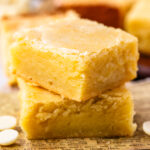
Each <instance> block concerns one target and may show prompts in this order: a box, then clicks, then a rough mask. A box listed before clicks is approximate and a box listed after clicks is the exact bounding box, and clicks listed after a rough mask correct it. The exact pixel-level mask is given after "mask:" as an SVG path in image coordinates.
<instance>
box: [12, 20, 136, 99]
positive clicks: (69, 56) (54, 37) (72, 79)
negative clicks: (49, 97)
mask: <svg viewBox="0 0 150 150" xmlns="http://www.w3.org/2000/svg"><path fill="white" fill-rule="evenodd" d="M15 39H16V41H15V42H14V44H13V45H12V46H11V56H12V66H13V72H14V73H15V74H17V75H18V76H19V77H22V78H23V79H25V80H27V81H29V82H32V83H34V84H37V85H38V86H41V87H44V88H45V89H48V90H49V91H52V92H56V93H58V94H60V95H61V96H62V97H66V98H69V99H73V100H76V101H82V100H87V99H89V98H91V97H95V96H99V95H101V93H102V92H104V91H106V90H109V89H113V88H115V87H118V86H120V85H122V84H123V83H125V82H126V81H129V80H131V79H133V78H134V77H136V71H137V60H138V50H137V39H136V38H135V37H133V36H132V35H130V34H128V33H126V32H124V31H121V30H120V29H114V28H109V27H105V26H104V25H102V24H98V23H97V22H93V21H89V20H85V19H79V18H74V19H71V18H69V19H63V20H58V21H56V22H51V23H49V24H47V25H43V26H40V27H38V28H33V29H29V30H24V31H22V32H18V33H17V35H16V36H15Z"/></svg>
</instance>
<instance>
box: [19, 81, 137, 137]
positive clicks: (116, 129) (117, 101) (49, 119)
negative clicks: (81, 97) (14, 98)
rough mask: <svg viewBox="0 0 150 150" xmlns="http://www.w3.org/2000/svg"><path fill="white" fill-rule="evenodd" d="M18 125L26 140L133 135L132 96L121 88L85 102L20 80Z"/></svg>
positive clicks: (134, 125) (134, 126) (134, 127)
mask: <svg viewBox="0 0 150 150" xmlns="http://www.w3.org/2000/svg"><path fill="white" fill-rule="evenodd" d="M19 87H20V98H21V118H20V125H21V128H22V130H23V131H24V132H25V134H26V136H27V138H28V139H48V138H70V137H78V138H81V137H114V136H132V135H133V133H134V131H135V129H136V124H134V123H133V115H134V110H133V99H132V96H131V93H130V92H129V91H128V90H127V89H126V88H125V87H120V88H117V89H113V90H110V91H107V92H105V93H103V94H102V95H101V96H100V97H96V98H92V99H89V100H87V101H84V102H77V101H74V100H70V99H66V98H62V97H61V96H59V95H57V94H54V93H52V92H49V91H47V90H44V89H42V88H39V87H36V86H33V85H31V84H29V83H27V82H25V81H23V80H22V79H19Z"/></svg>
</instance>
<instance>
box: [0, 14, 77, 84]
mask: <svg viewBox="0 0 150 150" xmlns="http://www.w3.org/2000/svg"><path fill="white" fill-rule="evenodd" d="M66 17H71V18H74V17H78V14H77V13H75V12H73V11H68V12H66V13H64V14H63V13H62V14H61V13H59V14H54V15H21V16H15V17H3V18H2V19H1V41H2V42H1V47H2V48H1V49H2V54H1V55H2V60H3V66H4V67H3V68H4V69H5V72H6V74H7V75H8V77H9V83H10V85H15V84H16V76H15V75H13V74H12V67H11V58H10V53H9V52H10V51H9V46H10V45H11V44H12V43H13V41H14V38H13V34H14V33H15V32H17V31H19V30H22V29H24V28H29V27H36V26H40V25H42V24H47V23H48V22H50V21H54V20H57V19H60V18H66Z"/></svg>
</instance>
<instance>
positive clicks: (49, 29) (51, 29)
mask: <svg viewBox="0 0 150 150" xmlns="http://www.w3.org/2000/svg"><path fill="white" fill-rule="evenodd" d="M15 36H16V37H15V38H16V39H18V40H17V41H19V42H20V43H27V44H28V45H32V46H34V47H37V49H42V50H45V51H54V52H55V53H56V52H58V53H65V54H75V53H76V54H78V53H84V55H85V54H87V53H95V52H100V51H101V50H103V49H110V48H112V47H115V46H118V45H120V44H123V43H127V42H133V41H135V42H136V38H135V37H133V36H132V35H130V34H128V33H126V32H124V31H122V30H120V29H114V28H111V27H106V26H104V25H102V24H98V23H97V22H94V21H89V20H86V19H79V18H73V19H70V18H67V19H59V20H57V21H53V22H51V23H49V24H47V25H43V26H40V27H38V28H33V29H28V30H24V31H23V32H18V33H17V34H16V35H15ZM32 46H31V47H32Z"/></svg>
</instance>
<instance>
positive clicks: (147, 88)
mask: <svg viewBox="0 0 150 150" xmlns="http://www.w3.org/2000/svg"><path fill="white" fill-rule="evenodd" d="M128 87H129V89H130V90H131V91H132V93H133V95H134V102H135V110H136V116H135V122H136V123H137V124H138V128H137V131H136V133H135V136H134V137H126V138H105V139H104V138H91V139H89V138H86V139H59V140H58V139H56V140H32V141H31V140H27V139H26V138H25V136H24V134H23V133H22V131H21V129H20V127H19V126H17V128H16V129H17V130H18V131H19V132H20V137H19V139H18V140H17V142H16V144H14V145H12V146H9V147H0V150H1V149H2V150H9V149H10V150H150V137H149V136H147V135H146V134H145V133H144V132H143V131H142V123H143V122H144V121H146V120H150V81H148V80H147V81H142V82H135V83H129V84H128ZM2 89H3V91H5V93H1V94H0V115H7V114H11V115H14V116H16V117H17V118H19V100H18V96H17V90H14V89H13V90H12V89H8V88H7V87H3V88H2Z"/></svg>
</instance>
